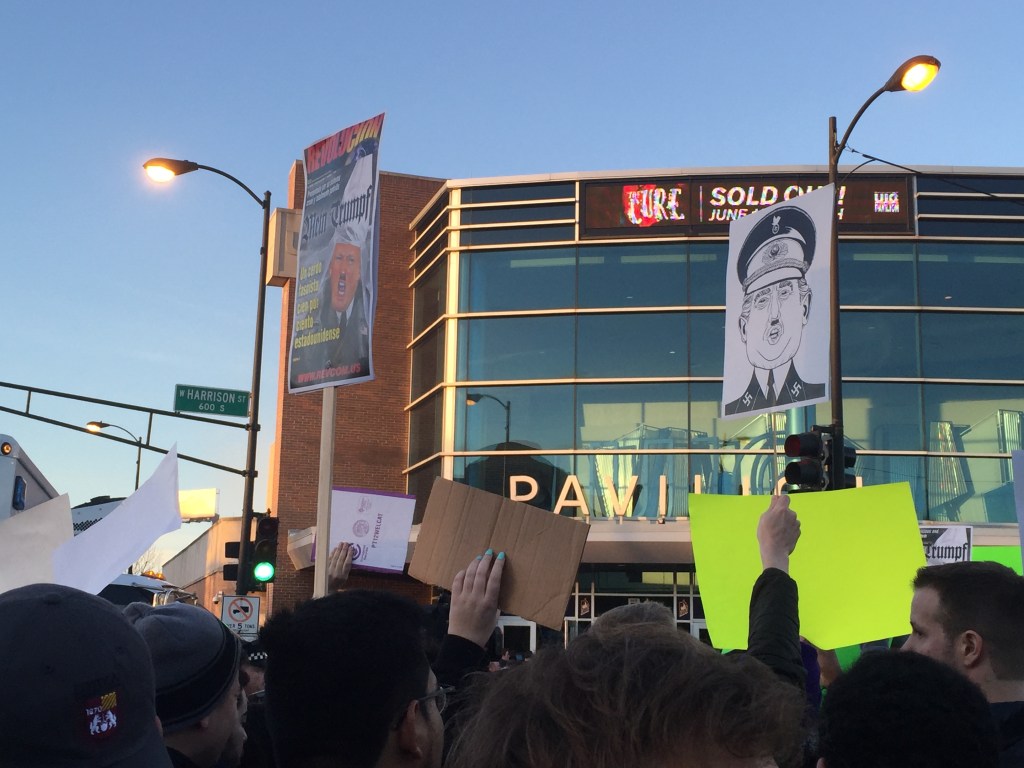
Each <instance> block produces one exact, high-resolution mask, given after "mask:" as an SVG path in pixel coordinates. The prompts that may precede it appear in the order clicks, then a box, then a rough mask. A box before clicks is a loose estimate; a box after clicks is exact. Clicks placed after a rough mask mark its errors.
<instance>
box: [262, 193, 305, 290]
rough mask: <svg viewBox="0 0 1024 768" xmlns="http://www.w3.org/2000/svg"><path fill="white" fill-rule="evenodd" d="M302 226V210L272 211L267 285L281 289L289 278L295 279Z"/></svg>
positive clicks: (268, 244) (283, 209) (284, 209)
mask: <svg viewBox="0 0 1024 768" xmlns="http://www.w3.org/2000/svg"><path fill="white" fill-rule="evenodd" d="M301 224H302V211H301V210H295V209H292V208H275V209H274V210H273V211H271V213H270V235H269V237H268V243H267V276H266V280H267V285H274V286H277V287H281V286H282V285H284V284H285V283H286V282H287V281H288V279H289V278H292V277H295V269H296V267H295V265H296V264H297V263H298V258H299V227H300V226H301Z"/></svg>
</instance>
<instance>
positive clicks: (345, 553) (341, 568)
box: [327, 541, 355, 592]
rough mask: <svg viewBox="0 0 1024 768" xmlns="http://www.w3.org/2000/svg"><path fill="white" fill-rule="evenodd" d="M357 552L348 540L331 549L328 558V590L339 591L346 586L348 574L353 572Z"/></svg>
mask: <svg viewBox="0 0 1024 768" xmlns="http://www.w3.org/2000/svg"><path fill="white" fill-rule="evenodd" d="M354 553H355V550H354V549H353V547H352V545H351V544H349V543H348V542H347V541H343V542H341V544H339V545H338V546H336V547H335V548H334V549H332V550H331V554H330V557H329V558H328V560H327V591H328V592H338V591H340V590H342V589H344V587H345V583H346V582H347V581H348V575H349V573H351V572H352V557H353V555H354Z"/></svg>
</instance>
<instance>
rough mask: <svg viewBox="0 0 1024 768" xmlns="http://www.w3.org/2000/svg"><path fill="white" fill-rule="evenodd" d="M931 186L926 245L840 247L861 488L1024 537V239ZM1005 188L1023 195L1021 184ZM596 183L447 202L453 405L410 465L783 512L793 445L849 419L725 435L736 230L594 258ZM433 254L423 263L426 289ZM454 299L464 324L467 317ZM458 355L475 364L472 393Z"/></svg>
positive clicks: (574, 490) (423, 345) (852, 239)
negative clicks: (1020, 479)
mask: <svg viewBox="0 0 1024 768" xmlns="http://www.w3.org/2000/svg"><path fill="white" fill-rule="evenodd" d="M982 181H985V180H984V179H980V178H979V179H974V180H973V181H972V182H971V183H974V184H978V183H981V182H982ZM989 181H992V180H989ZM917 182H918V180H916V179H911V180H910V183H909V188H911V189H913V190H915V194H916V195H918V196H920V199H919V200H918V201H917V202H918V206H917V208H916V210H918V211H920V216H919V220H918V221H916V223H915V225H914V226H915V228H916V229H915V231H914V232H912V233H907V232H903V233H890V234H885V233H884V232H882V233H881V234H879V232H876V231H871V232H870V234H869V235H859V234H858V230H857V229H856V227H853V226H850V227H846V228H843V227H841V228H840V237H841V241H840V249H839V269H840V272H839V278H840V300H841V304H842V307H843V311H842V313H841V329H842V352H841V354H842V365H843V375H844V383H843V394H844V403H843V406H844V407H843V410H844V428H845V433H846V437H847V440H848V442H849V444H850V445H851V446H853V447H854V448H856V449H857V452H858V459H857V464H856V466H855V468H854V472H855V473H856V475H857V476H858V477H859V478H860V480H861V482H862V483H863V484H865V485H872V484H880V483H890V482H907V483H908V484H909V485H910V488H911V491H912V494H913V498H914V503H915V507H916V510H917V514H918V517H919V518H920V519H921V520H933V521H961V522H973V523H1000V522H1012V521H1013V520H1014V519H1015V518H1014V507H1013V494H1012V482H1013V478H1012V472H1011V468H1010V461H1009V452H1010V451H1013V450H1019V449H1024V302H1022V301H1021V299H1020V290H1019V287H1018V286H1019V285H1021V284H1024V236H1021V237H1020V239H1019V240H1017V241H1013V240H1011V241H1000V242H994V241H992V240H986V237H989V236H990V234H991V232H994V231H995V230H992V229H991V228H989V229H986V227H988V226H989V225H988V224H986V223H985V222H984V221H980V222H979V220H978V219H977V217H978V216H985V215H987V214H991V215H993V216H994V215H995V214H996V213H997V212H998V211H997V210H996V208H992V207H991V206H989V207H986V206H985V205H980V204H978V203H977V202H976V201H973V200H971V201H967V200H963V201H960V202H962V203H963V205H959V206H958V204H957V202H958V198H948V191H946V190H945V189H944V188H943V189H939V188H938V187H935V188H934V189H933V188H932V187H934V185H935V183H936V182H935V180H934V179H932V180H930V181H929V182H928V184H925V185H924V187H923V189H922V188H921V187H919V186H918V183H917ZM996 182H998V183H996ZM929 184H931V185H932V186H931V187H929ZM993 184H994V185H995V186H994V187H993V188H996V187H998V190H999V191H1000V192H1003V193H1011V192H1008V191H1007V190H1012V194H1024V181H1021V180H1019V179H1018V180H1017V181H1016V182H1011V181H1009V180H1007V179H998V180H995V181H994V182H993ZM580 186H581V185H580V184H579V183H578V182H576V181H565V182H552V183H532V182H528V183H523V184H515V183H502V184H499V185H490V186H487V185H481V186H479V187H466V188H463V189H461V190H457V191H452V192H450V194H451V195H452V199H451V201H449V203H448V204H447V207H445V205H444V203H443V201H442V202H441V203H438V204H436V205H435V207H434V209H433V211H432V212H439V213H440V216H441V218H440V221H442V222H443V221H444V220H445V217H446V216H447V217H450V219H449V221H450V224H449V226H448V230H447V232H446V233H445V234H444V236H443V237H441V238H440V240H441V241H443V242H444V243H445V247H446V248H447V249H448V251H447V252H446V253H444V254H443V255H442V256H441V258H440V260H439V261H438V263H437V264H436V265H434V266H431V267H430V268H429V270H428V271H427V273H426V274H423V275H419V276H418V279H417V280H416V282H415V284H414V288H413V290H414V294H415V298H414V313H413V332H414V336H416V335H417V334H421V335H420V336H418V337H417V338H416V342H415V344H414V345H413V348H412V353H411V355H412V367H413V370H412V382H411V390H410V394H411V398H410V400H415V399H416V398H419V397H421V396H422V395H423V394H424V393H426V392H429V391H430V390H431V389H433V388H435V387H437V388H438V394H436V395H432V396H431V397H430V398H428V400H427V401H426V402H423V403H418V404H417V406H416V407H415V408H412V409H411V411H410V422H411V425H412V439H411V445H410V457H409V463H410V465H413V464H416V463H418V462H421V461H423V460H425V459H428V458H429V459H431V461H430V463H429V464H427V465H425V466H426V467H430V470H429V472H428V471H427V470H426V469H422V470H421V469H419V468H418V469H417V470H415V472H417V473H421V474H422V473H423V472H427V476H429V477H433V476H434V475H436V474H438V473H442V474H445V476H451V477H453V478H455V479H457V480H462V481H465V482H468V483H470V484H473V485H479V486H480V487H487V488H488V489H493V490H501V489H503V488H504V487H506V486H507V482H508V480H509V478H511V477H512V476H516V475H529V476H531V477H534V478H542V481H541V482H539V483H538V485H539V489H540V490H539V491H538V497H537V498H536V499H535V501H534V503H537V504H539V505H540V506H545V507H547V508H551V509H555V508H556V507H559V511H560V512H562V514H569V515H582V514H588V515H590V516H591V518H592V519H600V518H605V517H611V516H614V515H616V514H624V515H625V516H627V517H640V518H653V517H658V516H667V517H680V516H685V515H686V514H687V496H688V494H689V493H694V492H700V493H722V494H738V493H755V494H765V493H770V492H771V491H772V490H773V489H774V488H776V486H777V485H778V484H779V482H780V478H781V477H782V475H783V471H784V468H785V465H786V463H787V461H788V459H787V458H786V457H785V455H784V453H783V450H782V444H783V442H784V440H785V437H786V435H787V434H792V433H793V432H797V431H803V430H805V429H807V428H809V426H810V425H811V424H827V423H829V422H830V421H831V404H830V403H822V404H818V405H816V406H812V407H807V408H798V409H793V410H791V411H786V412H782V413H776V414H770V415H768V416H758V417H753V418H751V419H748V420H743V419H735V420H728V421H724V420H722V419H720V418H719V413H720V409H721V397H722V375H723V348H724V343H725V334H726V328H725V311H724V305H725V292H726V284H727V281H728V280H729V275H728V274H727V268H726V265H727V261H728V243H727V234H728V233H727V231H726V230H725V229H724V228H722V227H719V228H718V229H713V228H709V229H707V231H702V230H700V229H695V230H693V231H687V232H684V233H681V232H676V231H668V233H667V234H666V232H667V230H656V229H655V228H652V229H651V230H649V231H642V230H639V229H638V230H637V231H636V232H635V233H633V234H630V235H628V236H627V235H621V236H620V235H615V236H609V237H604V238H603V239H597V238H595V239H592V240H588V239H585V238H583V237H582V236H581V235H580V232H581V222H580V221H579V220H577V217H578V216H580V215H581V214H580V209H581V208H582V206H583V205H584V201H583V200H581V199H579V191H578V188H579V187H580ZM990 186H991V185H990ZM952 189H954V190H955V189H957V188H956V187H954V188H952ZM929 195H934V196H933V197H929ZM452 201H456V202H452ZM456 214H458V215H456ZM929 216H931V217H942V219H941V221H940V220H939V219H937V218H928V217H929ZM958 216H964V217H972V218H965V219H963V220H962V221H960V220H958V219H957V217H958ZM993 221H994V222H995V221H997V220H996V219H994V220H993ZM968 222H970V224H969V225H968ZM438 226H439V224H438V220H437V219H436V218H433V217H431V216H424V217H423V231H422V232H420V231H417V233H416V235H417V243H420V242H422V243H423V247H424V249H429V248H436V245H430V243H435V242H436V241H437V239H438V238H437V229H438ZM993 226H994V225H993ZM861 231H867V230H861ZM979 232H989V234H978V233H979ZM939 237H946V238H951V239H949V240H947V241H943V240H940V239H938V238H939ZM426 253H427V251H426V250H424V251H423V252H422V253H421V252H420V251H419V250H417V252H416V254H415V255H414V257H413V264H414V266H413V273H414V274H416V270H417V269H425V268H426V267H425V262H424V254H426ZM456 273H457V274H456ZM449 275H451V276H452V277H453V278H455V281H454V283H449ZM455 283H457V285H458V287H459V288H458V290H459V296H458V299H457V302H455V304H454V305H457V307H458V309H457V314H455V315H454V316H452V317H446V316H445V312H446V301H447V297H446V295H445V291H446V287H447V286H448V285H449V284H455ZM814 300H815V301H823V302H827V300H828V299H827V297H824V296H823V297H818V296H815V298H814ZM439 318H445V320H446V322H442V323H440V327H439V328H437V329H436V330H433V331H431V332H430V333H427V334H423V333H422V332H423V330H424V329H426V328H427V327H429V326H430V325H431V323H435V322H437V321H438V319H439ZM446 350H447V351H448V354H453V355H455V357H456V360H457V363H456V366H455V370H456V376H455V378H454V379H452V380H445V379H444V367H443V361H444V359H445V352H446ZM441 392H447V393H449V395H450V396H449V397H447V398H446V397H444V396H442V394H440V393H441ZM451 395H453V396H451ZM468 395H477V396H480V395H485V396H486V397H483V398H479V397H476V398H469V397H467V396H468ZM471 400H473V401H475V402H474V404H470V401H471ZM446 404H447V405H446ZM446 408H448V409H450V410H448V411H446V410H445V409H446ZM444 446H448V447H447V448H445V447H444ZM430 472H433V474H429V473H430ZM634 478H635V480H634ZM417 482H419V481H417ZM424 482H425V481H424ZM410 483H412V479H410ZM559 502H561V505H559ZM670 575H671V574H670ZM678 575H679V574H678V573H677V574H676V576H678ZM581 578H582V577H581ZM613 591H617V592H618V593H620V597H621V596H622V595H625V594H627V593H628V592H629V590H628V589H627V588H626V587H621V588H618V587H617V588H616V589H615V590H613ZM585 594H589V595H591V598H594V597H596V596H597V592H593V591H592V590H591V591H590V592H588V588H587V587H586V586H585V585H583V584H582V582H581V584H580V585H579V589H578V592H577V595H576V597H575V598H574V599H575V600H576V603H574V605H573V606H571V607H572V610H573V611H575V613H574V614H573V621H575V622H586V621H587V620H588V618H587V617H586V616H584V615H583V613H582V609H581V606H580V603H579V601H580V600H581V599H582V596H583V595H585ZM616 599H619V598H616ZM622 599H625V598H624V597H623V598H622ZM691 599H695V598H694V595H693V594H688V595H687V600H691ZM673 606H675V604H673ZM676 607H677V606H676ZM598 609H601V603H596V604H595V603H594V602H593V599H591V602H590V604H589V610H590V611H591V612H593V611H595V610H598ZM592 616H593V613H592V614H591V618H592ZM689 620H690V619H687V621H689Z"/></svg>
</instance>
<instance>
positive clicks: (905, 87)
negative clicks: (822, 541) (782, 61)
mask: <svg viewBox="0 0 1024 768" xmlns="http://www.w3.org/2000/svg"><path fill="white" fill-rule="evenodd" d="M940 66H941V64H940V63H939V60H938V59H936V58H935V57H934V56H914V57H913V58H910V59H907V60H906V61H905V62H903V63H902V64H900V66H899V67H897V69H896V71H895V72H893V73H892V76H891V77H890V78H889V79H888V80H886V82H885V85H883V86H882V87H881V88H879V89H878V90H877V91H875V92H874V93H873V94H871V96H870V97H868V100H867V101H865V102H864V103H863V104H862V105H861V108H860V109H859V110H857V114H856V115H854V116H853V120H851V121H850V125H849V126H847V128H846V132H845V133H844V134H843V138H842V139H841V140H839V141H836V118H835V116H832V117H830V118H829V119H828V183H829V184H833V185H835V186H834V187H833V198H832V242H831V252H830V254H829V266H830V268H831V270H832V275H831V279H830V289H831V290H830V304H831V318H830V324H829V340H830V341H829V343H830V345H831V350H830V351H829V378H831V380H832V392H831V395H832V451H833V455H834V456H839V457H842V456H844V455H845V454H844V450H843V449H844V447H845V446H844V436H843V371H842V361H841V357H840V348H839V345H840V334H839V216H838V208H839V206H838V200H839V185H838V183H837V180H838V177H839V156H840V155H842V154H843V150H845V149H846V142H847V141H848V140H849V138H850V134H851V133H853V128H854V126H855V125H857V121H858V120H860V117H861V115H863V114H864V112H865V111H866V110H867V108H868V107H870V106H871V105H872V104H873V103H874V101H875V99H877V98H878V97H879V96H881V95H882V94H883V93H890V92H892V93H894V92H896V91H920V90H923V89H925V88H927V87H928V85H929V84H930V83H931V81H932V80H934V79H935V76H936V75H937V74H938V72H939V67H940ZM840 463H841V461H840ZM844 480H845V477H844V473H843V470H842V466H840V468H839V471H838V472H835V471H833V472H832V476H831V477H829V480H828V489H829V490H838V489H841V488H844V487H845V482H844Z"/></svg>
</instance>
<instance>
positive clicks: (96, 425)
mask: <svg viewBox="0 0 1024 768" xmlns="http://www.w3.org/2000/svg"><path fill="white" fill-rule="evenodd" d="M108 427H109V428H110V429H120V430H121V431H122V432H124V433H125V434H126V435H128V437H130V438H131V439H132V440H134V441H135V444H136V445H137V446H138V452H137V453H136V456H135V490H136V491H137V490H139V475H140V473H141V472H142V438H141V437H136V436H135V435H133V434H132V433H131V432H129V431H128V430H127V429H125V428H124V427H122V426H120V425H118V424H108V423H107V422H105V421H90V422H89V423H88V424H86V425H85V428H86V429H87V430H89V431H90V432H92V433H93V434H99V432H100V431H101V430H104V429H107V428H108Z"/></svg>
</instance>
